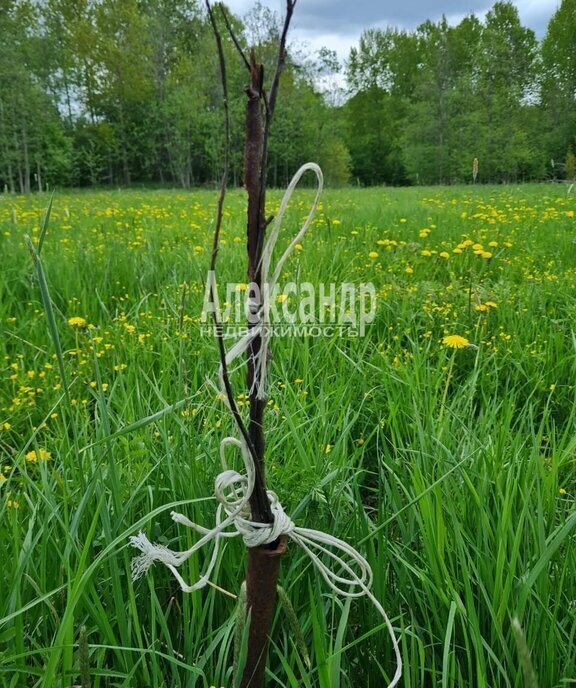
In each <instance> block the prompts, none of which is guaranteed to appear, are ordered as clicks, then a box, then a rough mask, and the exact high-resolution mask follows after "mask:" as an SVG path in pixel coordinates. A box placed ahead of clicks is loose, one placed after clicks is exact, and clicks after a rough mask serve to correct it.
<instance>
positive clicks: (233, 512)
mask: <svg viewBox="0 0 576 688" xmlns="http://www.w3.org/2000/svg"><path fill="white" fill-rule="evenodd" d="M307 170H312V171H313V172H314V173H315V174H316V177H317V179H318V188H317V191H316V196H315V199H314V202H313V205H312V208H311V211H310V213H309V215H308V217H307V219H306V221H305V222H304V224H303V225H302V227H301V229H300V230H299V232H298V233H297V234H296V237H295V238H294V239H293V240H292V242H291V243H290V245H289V246H288V248H287V249H286V251H285V252H284V254H283V255H282V257H281V258H280V260H279V261H278V263H277V265H276V268H275V270H274V272H273V274H272V277H271V278H270V282H269V283H268V281H267V280H268V272H269V268H270V261H271V255H272V251H273V249H274V246H275V244H276V240H277V239H278V234H279V232H280V224H281V221H282V217H283V215H284V212H285V210H286V207H287V205H288V202H289V201H290V198H291V196H292V194H293V192H294V189H295V188H296V185H297V184H298V182H299V180H300V178H301V177H302V175H303V174H304V173H305V172H306V171H307ZM322 184H323V177H322V171H321V170H320V167H319V166H318V165H316V164H315V163H307V164H306V165H302V167H301V168H300V169H299V170H298V172H297V173H296V174H295V175H294V177H293V179H292V181H291V182H290V185H289V186H288V188H287V190H286V192H285V194H284V197H283V198H282V202H281V204H280V210H279V212H278V215H277V216H276V220H275V222H274V225H273V228H272V231H271V233H270V236H269V237H268V240H267V242H266V244H265V245H264V249H263V253H262V263H261V266H262V282H263V284H265V285H266V288H265V289H264V291H263V295H264V298H263V300H262V303H260V302H258V301H256V300H253V299H249V303H248V306H249V309H250V313H251V315H252V316H253V318H255V320H256V322H255V325H254V326H253V327H252V328H251V329H250V330H249V331H248V333H247V334H246V335H245V336H244V337H242V339H240V340H239V341H238V342H237V343H236V344H235V345H234V346H233V347H232V348H231V349H230V350H229V351H228V352H227V353H226V366H227V368H228V370H230V366H231V364H232V363H233V362H234V361H235V360H236V359H237V358H239V357H240V356H244V355H245V354H246V353H247V352H248V350H249V349H250V345H251V343H252V341H253V340H254V339H255V338H256V337H258V336H260V337H261V346H260V351H259V353H258V356H257V360H256V361H255V376H254V377H255V382H254V384H255V390H253V391H256V393H257V396H258V398H260V399H263V398H265V396H266V377H267V351H268V343H269V337H270V328H269V324H270V323H269V301H268V299H269V296H270V294H271V293H273V289H274V285H275V284H276V282H277V280H278V277H279V275H280V271H281V270H282V266H283V265H284V263H285V261H286V260H287V258H288V257H289V256H290V254H291V253H292V251H293V250H294V247H295V246H296V244H297V243H298V242H299V241H300V239H301V238H302V237H303V236H304V234H305V232H306V230H307V229H308V227H309V226H310V223H311V222H312V219H313V217H314V213H315V210H316V207H317V205H318V200H319V197H320V192H321V191H322ZM210 279H211V280H212V282H211V287H212V290H213V291H212V293H213V294H216V284H215V278H214V275H213V273H211V276H210ZM253 322H254V321H253ZM218 378H219V382H220V389H219V390H218V391H219V392H220V394H219V396H220V398H221V399H223V400H224V403H225V404H226V405H227V407H228V409H229V410H230V411H232V409H231V407H230V402H229V400H228V397H227V395H226V387H225V385H224V368H223V366H222V365H220V368H219V375H218ZM232 417H233V418H234V421H235V422H236V423H237V420H236V416H235V414H234V413H232ZM237 430H238V433H239V437H238V438H236V437H225V438H224V439H223V440H222V441H221V442H220V462H221V464H222V471H221V472H220V473H219V474H218V475H217V476H216V480H215V481H214V497H215V499H216V501H217V503H218V506H217V507H216V515H215V525H214V527H213V528H212V529H207V528H204V527H203V526H201V525H199V524H197V523H194V522H193V521H191V520H190V519H188V518H187V517H186V516H184V515H183V514H180V513H177V512H174V511H173V512H172V513H171V516H172V519H173V520H174V521H175V522H176V523H180V524H181V525H184V526H186V527H187V528H191V529H193V530H195V531H196V532H197V533H199V534H200V535H201V537H200V539H199V540H198V541H197V542H196V543H195V544H194V545H193V546H192V547H190V549H188V550H185V551H184V552H175V551H173V550H171V549H169V548H168V547H165V546H164V545H158V544H154V543H151V542H150V541H149V540H148V538H147V537H146V535H145V534H144V533H142V532H140V533H138V535H135V536H132V537H131V538H130V544H131V545H132V546H133V547H135V548H136V549H138V550H140V552H141V554H140V555H139V556H137V557H135V558H134V559H133V561H132V578H133V579H134V580H136V579H138V578H140V577H141V576H143V575H144V574H145V573H146V571H148V569H149V568H150V566H151V565H152V564H154V563H155V562H160V563H162V564H164V565H165V566H167V567H168V568H169V569H170V570H171V571H172V573H173V575H174V577H175V578H176V580H177V581H178V583H179V584H180V587H181V588H182V590H183V591H184V592H193V591H194V590H199V589H200V588H203V587H204V586H205V585H207V584H208V582H209V581H210V576H211V575H212V571H213V570H214V567H215V566H216V562H217V559H218V553H219V549H220V541H221V540H222V539H223V538H233V537H237V536H241V537H242V539H243V541H244V543H245V544H246V546H247V547H250V548H254V547H261V546H262V545H266V544H270V543H273V542H275V541H276V540H277V539H278V538H279V537H281V536H282V535H285V536H286V537H288V538H289V539H290V540H292V542H294V544H296V545H298V547H300V548H301V549H302V550H303V551H304V552H305V553H306V555H307V556H308V557H309V558H310V560H311V561H312V563H313V564H314V566H315V567H316V568H317V569H318V571H319V572H320V574H321V575H322V577H323V578H324V580H325V581H326V583H327V585H328V587H329V588H330V589H331V590H332V591H333V592H335V593H336V594H338V595H341V596H343V597H350V598H356V597H362V596H366V597H367V598H368V599H369V600H370V601H371V602H372V604H373V605H374V607H375V608H376V609H377V610H378V612H379V613H380V615H381V616H382V618H383V619H384V622H385V624H386V628H387V630H388V633H389V635H390V638H391V640H392V645H393V647H394V653H395V656H396V672H395V674H394V677H393V679H392V682H391V683H390V685H389V687H388V688H394V686H396V685H397V684H398V682H399V681H400V678H401V676H402V656H401V654H400V647H399V645H398V640H397V639H396V634H395V633H394V628H393V627H392V623H391V622H390V619H389V618H388V615H387V614H386V612H385V610H384V608H383V606H382V605H381V604H380V602H379V601H378V600H377V599H376V597H375V596H374V594H373V593H372V591H371V589H370V588H371V585H372V579H373V574H372V569H371V568H370V565H369V564H368V562H367V561H366V559H365V558H364V557H363V556H362V555H361V554H360V553H359V552H358V551H356V550H355V549H354V547H352V546H351V545H349V544H348V543H346V542H344V541H343V540H340V539H339V538H337V537H335V536H334V535H330V534H329V533H324V532H322V531H320V530H312V529H310V528H301V527H299V526H296V525H295V523H294V522H293V521H292V519H291V518H290V516H288V515H287V514H286V512H285V511H284V509H283V507H282V504H281V503H280V500H279V499H278V497H277V495H276V494H275V493H274V492H272V491H269V492H268V493H267V494H268V499H269V501H270V508H271V511H272V516H273V521H272V523H259V522H257V521H253V520H252V519H251V513H250V505H249V502H250V497H251V495H252V492H253V490H254V483H255V479H256V468H255V464H254V459H253V457H252V455H251V452H250V449H249V447H248V445H247V443H246V441H245V439H244V435H243V433H242V431H241V430H242V428H241V427H240V426H239V425H238V423H237ZM228 446H233V447H235V448H236V449H240V453H241V456H242V459H243V463H244V468H245V473H239V472H237V471H235V470H231V469H229V468H228V465H227V462H226V457H225V452H226V447H228ZM210 543H212V544H213V549H212V555H211V557H210V561H209V562H208V566H207V568H206V571H205V573H204V574H203V575H202V576H201V577H200V578H199V579H198V580H197V581H196V583H194V584H193V585H188V584H187V583H186V582H185V581H184V579H183V578H182V576H181V575H180V572H179V571H178V568H179V567H180V566H181V565H182V564H183V563H184V562H185V561H186V560H187V559H189V558H190V557H191V556H192V555H193V554H194V553H195V552H198V551H199V550H200V549H202V548H203V547H204V545H208V544H210ZM322 556H325V557H327V559H328V560H329V561H330V563H331V565H330V566H329V565H328V564H326V563H325V562H324V561H323V560H322V558H321V557H322Z"/></svg>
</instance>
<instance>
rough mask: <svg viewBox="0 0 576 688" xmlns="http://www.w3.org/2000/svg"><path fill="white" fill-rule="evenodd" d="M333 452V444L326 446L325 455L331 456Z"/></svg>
mask: <svg viewBox="0 0 576 688" xmlns="http://www.w3.org/2000/svg"><path fill="white" fill-rule="evenodd" d="M331 451H332V445H331V444H327V445H326V448H325V449H324V453H325V454H329V453H330V452H331Z"/></svg>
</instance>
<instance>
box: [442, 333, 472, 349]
mask: <svg viewBox="0 0 576 688" xmlns="http://www.w3.org/2000/svg"><path fill="white" fill-rule="evenodd" d="M442 343H443V344H444V345H445V346H447V347H448V348H449V349H465V348H466V347H467V346H468V345H469V344H470V342H469V341H468V339H466V337H461V336H460V335H459V334H450V335H447V336H446V337H444V339H443V340H442Z"/></svg>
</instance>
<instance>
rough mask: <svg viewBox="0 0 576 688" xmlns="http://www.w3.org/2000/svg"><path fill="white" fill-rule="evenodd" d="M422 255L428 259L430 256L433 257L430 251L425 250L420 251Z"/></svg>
mask: <svg viewBox="0 0 576 688" xmlns="http://www.w3.org/2000/svg"><path fill="white" fill-rule="evenodd" d="M420 255H421V256H426V257H428V256H431V255H432V253H431V252H430V251H427V250H426V249H424V250H423V251H420Z"/></svg>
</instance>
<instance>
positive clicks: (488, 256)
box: [480, 251, 492, 260]
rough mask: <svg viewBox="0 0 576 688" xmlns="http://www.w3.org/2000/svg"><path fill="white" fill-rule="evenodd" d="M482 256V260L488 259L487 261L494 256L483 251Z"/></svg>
mask: <svg viewBox="0 0 576 688" xmlns="http://www.w3.org/2000/svg"><path fill="white" fill-rule="evenodd" d="M480 255H481V256H482V258H486V260H488V259H489V258H492V254H491V253H490V251H482V253H481V254H480Z"/></svg>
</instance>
